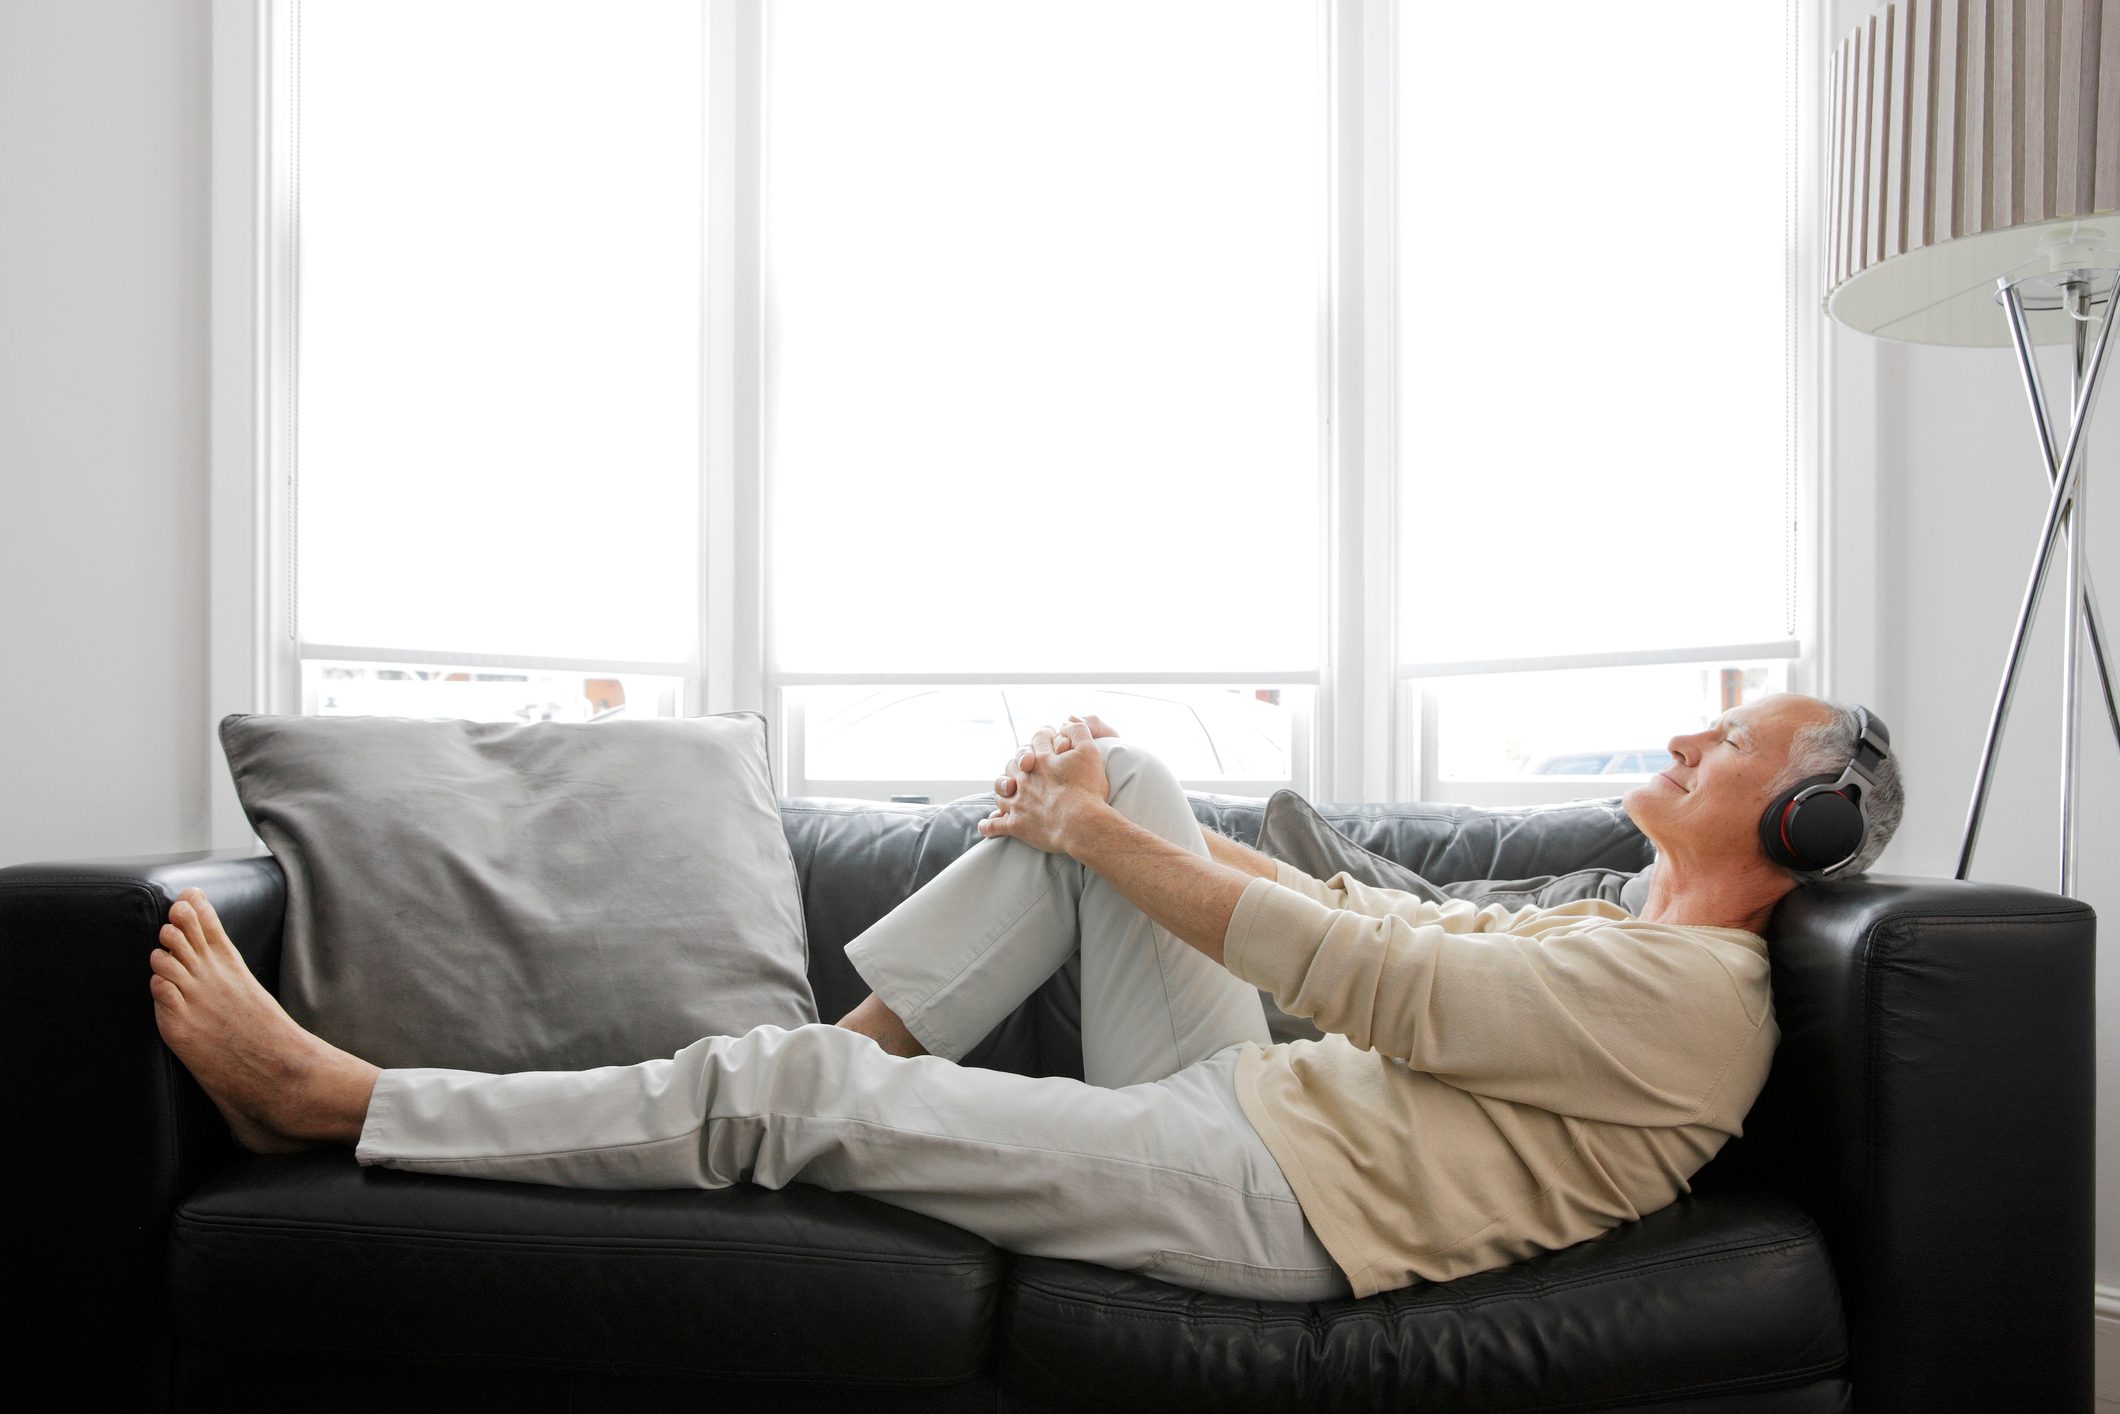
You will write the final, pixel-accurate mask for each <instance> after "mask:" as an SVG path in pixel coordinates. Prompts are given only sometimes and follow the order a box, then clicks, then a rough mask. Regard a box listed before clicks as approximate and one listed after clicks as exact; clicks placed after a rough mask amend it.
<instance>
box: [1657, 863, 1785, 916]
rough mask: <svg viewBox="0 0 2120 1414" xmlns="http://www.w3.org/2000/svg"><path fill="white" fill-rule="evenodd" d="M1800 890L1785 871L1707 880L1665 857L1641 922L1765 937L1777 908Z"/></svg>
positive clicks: (1722, 874) (1715, 875) (1718, 874)
mask: <svg viewBox="0 0 2120 1414" xmlns="http://www.w3.org/2000/svg"><path fill="white" fill-rule="evenodd" d="M1794 887H1795V881H1794V880H1792V879H1791V878H1789V876H1788V875H1786V874H1783V873H1780V872H1779V871H1775V872H1772V873H1767V872H1764V871H1757V870H1754V871H1747V872H1744V873H1741V874H1734V875H1733V874H1731V873H1729V872H1728V871H1727V870H1725V871H1719V872H1716V873H1712V874H1703V873H1701V872H1699V871H1697V870H1688V869H1687V868H1685V866H1684V865H1683V864H1682V863H1679V862H1677V861H1674V860H1671V859H1666V858H1664V857H1662V856H1659V857H1658V858H1657V861H1656V865H1655V867H1654V868H1653V869H1652V870H1651V871H1650V874H1649V898H1648V901H1647V902H1645V903H1644V904H1643V905H1642V909H1641V912H1640V913H1638V914H1636V915H1635V916H1636V917H1638V918H1640V919H1642V920H1643V921H1644V922H1648V923H1676V924H1680V925H1683V926H1687V927H1694V928H1742V929H1744V930H1745V931H1746V932H1747V933H1759V934H1762V935H1763V934H1765V932H1766V929H1767V920H1768V919H1769V918H1771V917H1773V915H1774V905H1775V904H1777V903H1779V902H1780V901H1781V896H1782V895H1783V894H1785V893H1787V892H1788V891H1789V890H1790V889H1791V888H1794Z"/></svg>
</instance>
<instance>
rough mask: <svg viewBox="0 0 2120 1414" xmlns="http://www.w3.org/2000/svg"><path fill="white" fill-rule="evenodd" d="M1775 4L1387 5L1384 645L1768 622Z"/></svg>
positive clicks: (1772, 504)
mask: <svg viewBox="0 0 2120 1414" xmlns="http://www.w3.org/2000/svg"><path fill="white" fill-rule="evenodd" d="M1787 18H1788V12H1787V10H1786V7H1785V6H1784V5H1783V4H1780V3H1773V2H1772V0H1747V3H1744V4H1727V5H1706V4H1700V3H1697V0H1646V2H1645V3H1629V4H1626V5H1586V4H1582V3H1580V0H1519V3H1517V4H1514V5H1511V6H1509V7H1508V8H1507V9H1506V10H1501V9H1496V8H1494V7H1485V6H1477V5H1456V6H1450V5H1423V6H1405V7H1402V8H1401V10H1400V12H1399V40H1398V61H1399V82H1398V105H1399V107H1398V112H1399V128H1398V210H1399V230H1400V267H1399V291H1400V298H1399V311H1400V313H1399V317H1400V324H1399V340H1398V346H1399V367H1400V379H1401V382H1400V404H1399V464H1400V476H1401V482H1400V484H1401V488H1402V495H1401V498H1400V500H1401V516H1400V536H1401V559H1400V576H1399V579H1400V585H1401V603H1400V608H1401V612H1400V624H1401V642H1400V650H1401V655H1402V661H1404V662H1408V663H1422V662H1427V663H1435V662H1445V661H1462V660H1468V659H1480V660H1485V659H1498V658H1525V657H1535V656H1542V655H1572V654H1587V653H1609V652H1638V651H1642V650H1656V649H1664V648H1676V647H1707V646H1710V645H1723V644H1746V643H1766V642H1770V641H1774V640H1786V639H1788V638H1790V637H1791V636H1792V635H1793V633H1794V630H1795V625H1794V623H1793V622H1792V621H1791V614H1792V589H1793V583H1792V578H1791V575H1792V571H1793V555H1792V549H1793V545H1794V541H1793V538H1792V537H1793V526H1792V524H1791V515H1792V511H1793V508H1792V507H1791V505H1790V503H1789V496H1788V488H1789V484H1790V483H1789V475H1790V467H1791V461H1790V453H1791V446H1790V436H1791V428H1790V421H1789V420H1790V417H1791V416H1792V412H1791V404H1790V368H1791V364H1790V358H1791V353H1792V351H1791V349H1790V347H1789V336H1790V333H1791V327H1792V321H1791V309H1790V304H1789V287H1788V284H1787V277H1788V272H1789V269H1790V262H1791V247H1790V242H1791V240H1792V238H1793V232H1792V231H1791V229H1790V224H1789V220H1788V208H1787V206H1786V204H1785V202H1786V191H1787V188H1788V184H1789V182H1790V181H1791V180H1792V178H1793V173H1792V172H1791V171H1790V169H1789V166H1788V164H1789V163H1791V162H1793V161H1794V156H1795V154H1794V147H1793V144H1792V143H1791V141H1790V131H1791V129H1790V123H1791V121H1792V118H1793V114H1792V113H1791V111H1790V107H1789V103H1790V99H1789V97H1788V91H1787V85H1788V73H1789V70H1788V68H1787V65H1788V61H1789V54H1788V46H1787V41H1786V29H1785V26H1786V22H1787Z"/></svg>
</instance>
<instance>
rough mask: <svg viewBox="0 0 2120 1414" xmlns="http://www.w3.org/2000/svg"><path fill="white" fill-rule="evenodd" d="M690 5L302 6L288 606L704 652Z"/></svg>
mask: <svg viewBox="0 0 2120 1414" xmlns="http://www.w3.org/2000/svg"><path fill="white" fill-rule="evenodd" d="M701 24H702V17H701V7H700V6H698V5H697V4H696V3H694V0H598V3H597V4H594V5H590V4H585V3H580V0H558V2H555V0H305V3H304V4H303V5H302V6H301V7H300V11H299V25H300V29H299V37H298V40H297V44H298V50H299V68H298V72H297V79H296V83H297V86H298V103H299V118H298V138H297V140H298V144H299V146H298V158H297V161H298V167H297V173H298V175H297V182H296V186H297V192H296V200H297V207H296V212H295V219H296V242H297V249H298V262H299V264H298V271H299V294H298V302H299V303H298V310H299V315H298V319H299V334H298V348H297V355H296V357H297V376H296V392H295V400H296V414H297V428H298V431H297V434H296V467H297V476H298V486H299V519H298V533H297V541H298V544H297V563H298V566H299V599H298V613H299V628H300V633H301V636H302V638H303V639H304V640H305V641H306V642H309V643H313V644H340V645H344V644H353V645H361V646H370V647H374V646H386V647H391V648H399V649H415V650H428V651H436V652H443V651H447V652H459V653H484V654H497V655H523V656H531V657H558V658H578V659H585V660H597V659H601V660H635V661H643V660H646V661H656V662H681V661H684V660H686V659H688V658H689V657H690V656H692V654H693V652H694V619H695V613H696V610H695V604H696V600H697V594H696V589H695V584H696V578H695V575H696V570H695V559H696V553H697V552H696V544H697V541H698V526H697V519H696V513H695V507H696V505H697V500H696V497H697V489H696V488H697V480H698V474H699V453H698V444H699V347H700V326H699V319H700V309H699V301H700V290H699V280H700V276H699V271H700V266H701V256H702V252H701V240H702V218H701V205H702V171H701V121H702V113H701V103H702V83H703V66H702V54H701V49H702V38H701Z"/></svg>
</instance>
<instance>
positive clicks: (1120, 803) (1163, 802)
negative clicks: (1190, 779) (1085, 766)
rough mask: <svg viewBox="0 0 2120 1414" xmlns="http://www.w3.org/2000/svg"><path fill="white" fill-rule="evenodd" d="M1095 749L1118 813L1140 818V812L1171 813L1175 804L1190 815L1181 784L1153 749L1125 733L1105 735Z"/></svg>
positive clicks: (1150, 813)
mask: <svg viewBox="0 0 2120 1414" xmlns="http://www.w3.org/2000/svg"><path fill="white" fill-rule="evenodd" d="M1097 749H1098V751H1099V752H1100V753H1101V754H1102V758H1103V761H1104V775H1105V778H1106V779H1107V780H1109V781H1110V782H1111V803H1112V805H1113V806H1114V807H1116V808H1117V809H1118V811H1119V813H1120V814H1122V815H1125V816H1126V817H1127V818H1128V819H1132V820H1140V819H1141V818H1142V816H1143V815H1156V814H1170V813H1172V809H1171V807H1172V806H1173V805H1175V806H1176V808H1177V809H1178V810H1181V811H1183V812H1184V813H1185V814H1187V815H1188V816H1189V815H1191V813H1192V805H1191V803H1190V802H1189V801H1188V800H1187V799H1186V797H1185V787H1184V785H1183V784H1182V783H1181V782H1180V781H1179V780H1178V778H1177V776H1175V775H1173V774H1172V773H1171V769H1170V767H1168V766H1166V765H1164V764H1163V759H1162V758H1161V757H1159V756H1157V755H1156V754H1155V753H1154V752H1152V751H1150V750H1148V749H1147V748H1146V747H1143V746H1140V745H1137V744H1136V743H1134V742H1131V741H1128V740H1126V739H1125V738H1124V737H1104V738H1102V739H1100V740H1099V741H1098V742H1097Z"/></svg>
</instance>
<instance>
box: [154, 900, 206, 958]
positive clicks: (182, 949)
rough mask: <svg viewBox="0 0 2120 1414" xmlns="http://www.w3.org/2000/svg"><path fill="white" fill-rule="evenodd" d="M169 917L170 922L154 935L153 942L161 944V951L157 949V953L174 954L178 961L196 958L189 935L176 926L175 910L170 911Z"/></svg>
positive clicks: (180, 905)
mask: <svg viewBox="0 0 2120 1414" xmlns="http://www.w3.org/2000/svg"><path fill="white" fill-rule="evenodd" d="M178 907H179V908H181V907H183V905H182V904H179V905H178ZM169 916H170V920H171V921H170V922H167V923H164V924H163V925H162V928H161V931H160V932H158V933H156V934H155V941H156V942H157V943H159V944H161V949H158V951H160V950H162V949H166V950H167V951H169V952H170V953H173V954H175V956H176V957H177V958H178V959H179V960H183V959H186V958H191V957H196V956H197V954H196V953H195V952H194V951H193V950H192V946H191V935H190V934H188V933H186V932H185V931H184V930H183V929H182V928H180V927H178V926H177V924H176V921H175V920H176V917H177V913H176V909H171V910H170V913H169Z"/></svg>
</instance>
